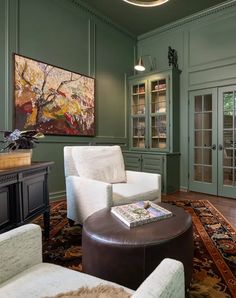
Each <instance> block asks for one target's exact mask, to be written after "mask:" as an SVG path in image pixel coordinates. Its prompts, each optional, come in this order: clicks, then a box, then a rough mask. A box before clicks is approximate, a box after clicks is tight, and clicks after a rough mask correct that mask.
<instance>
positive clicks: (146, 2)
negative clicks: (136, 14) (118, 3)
mask: <svg viewBox="0 0 236 298" xmlns="http://www.w3.org/2000/svg"><path fill="white" fill-rule="evenodd" d="M123 1H125V2H127V3H129V4H133V5H136V6H142V7H154V6H158V5H161V4H164V3H166V2H168V1H169V0H155V1H154V0H123Z"/></svg>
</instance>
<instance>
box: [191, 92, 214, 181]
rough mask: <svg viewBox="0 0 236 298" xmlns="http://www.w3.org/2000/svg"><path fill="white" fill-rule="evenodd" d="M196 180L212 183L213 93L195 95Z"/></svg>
mask: <svg viewBox="0 0 236 298" xmlns="http://www.w3.org/2000/svg"><path fill="white" fill-rule="evenodd" d="M193 146H194V176H193V177H194V180H195V181H201V182H207V183H212V95H211V94H206V95H197V96H195V97H194V144H193Z"/></svg>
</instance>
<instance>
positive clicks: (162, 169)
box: [123, 151, 180, 193]
mask: <svg viewBox="0 0 236 298" xmlns="http://www.w3.org/2000/svg"><path fill="white" fill-rule="evenodd" d="M123 155H124V161H125V166H126V170H131V171H141V172H147V173H158V174H160V175H161V177H162V192H163V193H173V192H175V191H177V190H178V189H179V183H180V175H179V174H178V172H179V156H180V154H179V153H170V154H169V153H154V152H144V151H143V152H142V151H139V152H134V151H124V152H123Z"/></svg>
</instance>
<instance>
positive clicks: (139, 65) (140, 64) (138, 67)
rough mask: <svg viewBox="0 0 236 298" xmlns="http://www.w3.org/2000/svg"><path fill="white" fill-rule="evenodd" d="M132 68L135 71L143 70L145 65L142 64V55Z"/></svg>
mask: <svg viewBox="0 0 236 298" xmlns="http://www.w3.org/2000/svg"><path fill="white" fill-rule="evenodd" d="M134 69H135V70H137V71H144V70H145V66H144V63H143V59H142V57H140V58H139V59H138V63H137V64H136V65H135V66H134Z"/></svg>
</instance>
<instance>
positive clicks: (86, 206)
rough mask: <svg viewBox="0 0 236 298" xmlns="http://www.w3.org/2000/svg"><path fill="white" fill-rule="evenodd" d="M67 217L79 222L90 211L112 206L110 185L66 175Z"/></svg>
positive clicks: (82, 220)
mask: <svg viewBox="0 0 236 298" xmlns="http://www.w3.org/2000/svg"><path fill="white" fill-rule="evenodd" d="M66 195H67V217H68V218H70V219H72V220H74V221H78V222H80V223H81V224H82V223H83V222H84V220H85V219H86V218H87V217H88V216H89V215H91V214H92V213H94V212H96V211H98V210H100V209H103V208H105V207H110V206H112V185H111V184H109V183H105V182H101V181H97V180H92V179H87V178H82V177H79V176H69V177H66Z"/></svg>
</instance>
